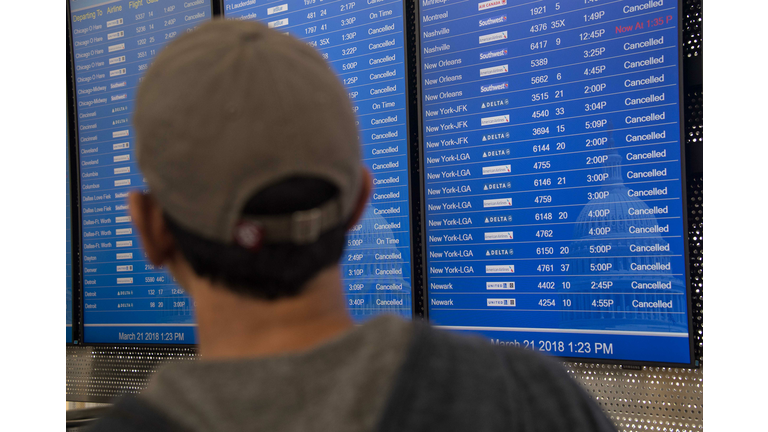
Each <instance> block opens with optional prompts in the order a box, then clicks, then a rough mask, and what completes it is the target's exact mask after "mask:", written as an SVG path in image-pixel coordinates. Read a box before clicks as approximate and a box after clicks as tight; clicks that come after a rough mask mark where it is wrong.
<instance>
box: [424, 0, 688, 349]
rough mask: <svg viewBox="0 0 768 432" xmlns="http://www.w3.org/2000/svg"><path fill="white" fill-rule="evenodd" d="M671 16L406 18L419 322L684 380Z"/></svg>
mask: <svg viewBox="0 0 768 432" xmlns="http://www.w3.org/2000/svg"><path fill="white" fill-rule="evenodd" d="M677 14H678V11H677V3H676V2H670V1H666V2H665V1H664V0H654V1H652V2H649V1H647V0H644V1H640V0H636V1H605V0H575V1H564V0H561V1H548V0H543V1H534V2H520V1H509V0H492V1H483V2H479V1H470V2H467V1H454V0H447V1H445V0H444V1H435V0H421V14H420V15H421V16H420V17H421V20H420V22H421V51H422V52H421V55H422V59H421V68H422V71H421V72H422V81H421V89H422V106H423V110H422V120H423V124H424V130H423V132H424V156H425V169H424V171H425V174H424V175H425V207H426V220H427V226H426V230H427V255H428V256H427V274H428V287H427V290H428V299H429V304H428V307H429V318H430V320H431V322H432V323H433V324H435V325H438V326H444V327H446V328H450V329H453V330H456V331H462V332H473V333H479V334H482V335H484V336H486V337H488V338H490V339H491V340H492V341H493V342H494V343H498V344H516V345H521V346H525V347H527V348H532V349H535V350H540V351H543V352H548V353H551V354H555V355H560V356H565V357H582V358H597V359H602V360H606V359H611V360H628V361H653V362H664V363H688V362H690V352H689V346H690V345H689V343H690V342H689V335H688V331H689V330H688V299H687V295H686V293H687V290H686V277H685V271H686V262H685V227H684V225H683V222H684V219H683V202H682V199H683V194H682V175H681V166H682V158H681V150H680V148H681V147H680V139H681V137H680V105H679V104H680V101H679V81H678V76H679V67H680V65H679V63H678V50H679V46H678V44H679V42H678V32H679V29H678V16H677Z"/></svg>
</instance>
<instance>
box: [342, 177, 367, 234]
mask: <svg viewBox="0 0 768 432" xmlns="http://www.w3.org/2000/svg"><path fill="white" fill-rule="evenodd" d="M360 181H361V182H362V183H361V185H360V194H359V195H358V196H357V202H356V203H355V210H354V211H352V217H351V218H350V219H349V223H348V225H347V230H349V229H351V228H352V227H353V226H354V225H355V224H356V223H357V221H358V220H360V218H361V217H362V216H363V212H364V211H365V206H366V205H367V204H368V198H370V197H371V190H372V189H373V183H372V182H373V178H372V177H371V173H370V172H369V171H368V168H366V167H362V175H361V176H360Z"/></svg>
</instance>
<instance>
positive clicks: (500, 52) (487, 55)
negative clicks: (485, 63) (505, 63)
mask: <svg viewBox="0 0 768 432" xmlns="http://www.w3.org/2000/svg"><path fill="white" fill-rule="evenodd" d="M508 53H509V51H507V49H506V48H501V49H496V50H491V51H486V52H482V53H480V60H487V59H491V58H496V57H504V56H506V55H507V54H508Z"/></svg>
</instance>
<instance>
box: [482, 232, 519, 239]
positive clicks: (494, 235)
mask: <svg viewBox="0 0 768 432" xmlns="http://www.w3.org/2000/svg"><path fill="white" fill-rule="evenodd" d="M485 239H486V240H514V238H513V235H512V231H502V232H487V233H485Z"/></svg>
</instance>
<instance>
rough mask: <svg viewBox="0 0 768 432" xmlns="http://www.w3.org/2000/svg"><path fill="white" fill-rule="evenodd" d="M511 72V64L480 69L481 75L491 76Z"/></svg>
mask: <svg viewBox="0 0 768 432" xmlns="http://www.w3.org/2000/svg"><path fill="white" fill-rule="evenodd" d="M507 72H509V65H500V66H493V67H489V68H484V69H480V76H481V77H485V76H491V75H498V74H502V73H507Z"/></svg>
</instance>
